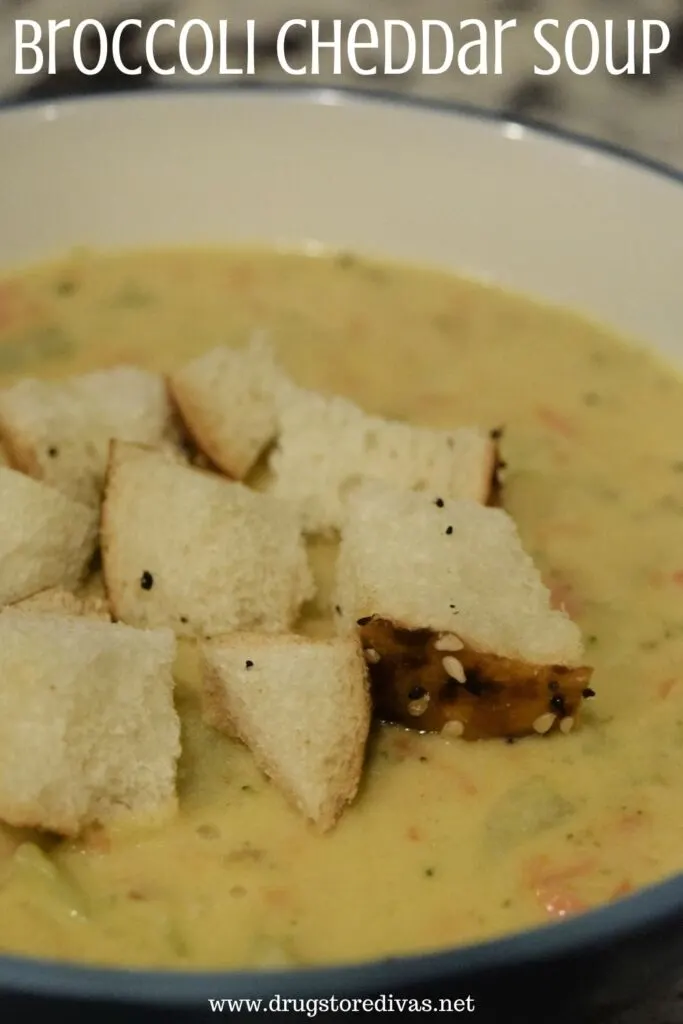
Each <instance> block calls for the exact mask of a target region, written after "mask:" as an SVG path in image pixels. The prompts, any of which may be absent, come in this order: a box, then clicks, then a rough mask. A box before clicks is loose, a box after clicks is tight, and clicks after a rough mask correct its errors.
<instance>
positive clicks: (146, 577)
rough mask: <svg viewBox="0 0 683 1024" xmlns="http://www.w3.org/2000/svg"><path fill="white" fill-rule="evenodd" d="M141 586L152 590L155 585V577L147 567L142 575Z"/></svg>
mask: <svg viewBox="0 0 683 1024" xmlns="http://www.w3.org/2000/svg"><path fill="white" fill-rule="evenodd" d="M140 586H141V587H142V589H143V590H151V589H152V587H153V586H154V577H153V576H152V574H151V572H147V570H146V569H145V571H144V572H143V574H142V576H141V577H140Z"/></svg>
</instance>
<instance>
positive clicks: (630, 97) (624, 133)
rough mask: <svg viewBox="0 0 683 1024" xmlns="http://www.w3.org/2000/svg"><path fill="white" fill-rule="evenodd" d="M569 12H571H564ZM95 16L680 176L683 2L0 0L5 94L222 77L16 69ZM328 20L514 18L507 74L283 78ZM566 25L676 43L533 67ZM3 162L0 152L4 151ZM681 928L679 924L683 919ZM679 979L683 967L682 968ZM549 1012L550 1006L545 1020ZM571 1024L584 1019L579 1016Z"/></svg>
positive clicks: (0, 81)
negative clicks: (56, 25)
mask: <svg viewBox="0 0 683 1024" xmlns="http://www.w3.org/2000/svg"><path fill="white" fill-rule="evenodd" d="M565 12H568V13H569V16H568V17H567V16H566V14H565ZM17 17H21V18H33V19H36V20H38V21H44V20H45V19H47V18H72V19H73V20H74V21H79V20H81V19H83V18H86V17H90V18H97V19H98V20H99V21H101V22H102V23H103V24H104V25H105V26H107V27H108V28H109V30H110V31H113V28H114V27H115V26H116V24H117V23H118V22H119V21H120V20H121V19H123V18H125V17H140V18H142V19H143V20H147V21H150V22H151V21H153V20H155V19H157V18H175V19H177V22H178V23H179V24H182V23H183V22H184V21H185V20H187V19H189V18H201V19H203V20H205V21H207V22H209V23H213V24H216V23H217V22H218V20H219V19H220V18H229V21H230V24H231V25H232V26H234V28H235V34H234V36H233V37H232V43H233V44H234V47H235V56H236V58H237V62H238V63H239V54H240V36H242V37H243V27H244V25H245V22H246V19H247V18H254V19H256V24H257V33H256V58H257V62H256V63H257V66H256V74H255V76H254V80H256V81H260V82H271V83H282V82H287V83H288V84H290V85H291V84H292V83H294V82H298V83H300V84H305V85H324V86H329V85H335V84H336V85H345V86H356V87H358V86H361V87H362V88H364V89H367V90H370V91H373V90H380V91H386V90H392V91H395V92H399V93H401V94H404V95H409V96H419V97H422V98H424V99H429V98H436V99H439V100H453V101H458V102H465V103H468V104H475V105H477V106H481V107H486V108H488V109H494V110H505V111H506V112H508V113H509V114H510V116H511V118H513V119H514V117H515V116H516V117H522V118H525V119H531V120H535V121H539V122H542V123H547V124H550V125H553V126H556V127H560V128H562V129H565V130H569V131H572V132H579V133H581V134H584V135H588V136H592V137H594V138H596V139H599V140H603V141H608V142H609V143H611V144H615V145H617V146H621V147H625V148H627V149H632V150H635V151H636V152H638V153H640V154H642V155H644V156H646V157H648V158H650V159H652V160H656V161H662V162H664V163H667V164H670V165H672V166H674V167H676V168H677V169H679V170H681V171H683V0H230V2H229V3H228V2H227V0H224V2H221V0H147V2H145V0H137V2H136V0H0V98H3V99H4V98H12V97H25V96H27V95H30V96H33V97H35V98H44V99H52V98H57V97H59V96H62V95H67V94H74V93H80V94H90V93H92V92H97V91H110V90H112V89H120V88H125V89H131V88H133V89H149V88H152V87H162V88H163V87H164V86H165V85H168V84H171V85H173V86H178V85H188V86H192V85H196V84H197V82H198V81H201V82H202V83H203V84H206V83H209V82H211V83H214V84H215V83H216V82H221V83H222V84H223V85H224V86H225V87H226V88H229V87H230V85H229V84H227V83H226V79H225V78H224V77H223V78H221V77H220V76H219V75H218V74H217V73H215V72H212V71H209V72H208V73H207V74H206V75H204V76H203V77H202V79H201V80H198V79H196V78H191V77H190V76H187V75H185V76H183V75H180V74H178V75H176V76H174V77H173V78H168V79H159V78H158V77H155V76H152V75H149V74H142V75H141V76H139V77H138V78H125V77H124V76H122V75H120V73H118V72H117V71H116V69H115V68H112V67H111V66H107V67H105V68H104V69H103V71H102V73H101V74H100V75H98V76H97V77H96V78H86V77H84V76H82V75H81V74H79V73H78V72H77V71H76V70H75V69H74V68H73V66H72V65H71V63H70V60H69V56H68V53H67V52H66V51H65V50H61V51H58V67H59V73H58V74H56V75H54V76H41V75H37V76H30V77H22V78H17V77H15V75H14V71H13V69H14V41H13V40H14V37H13V33H14V19H15V18H17ZM335 17H341V18H343V20H344V22H345V23H350V22H352V21H354V20H356V19H357V18H362V17H365V18H371V19H373V20H374V21H376V22H378V23H379V22H381V21H382V20H383V19H385V18H396V19H404V20H406V21H408V22H412V23H415V22H417V21H418V20H419V19H421V18H438V19H443V20H444V21H447V22H449V23H450V24H451V25H454V26H455V25H457V22H459V21H460V20H462V19H465V18H482V19H486V20H488V19H493V18H505V19H511V18H516V19H517V23H518V25H517V28H516V29H515V30H514V35H510V36H509V37H508V38H507V40H506V48H505V50H504V65H503V73H502V74H501V75H499V76H495V75H489V76H486V77H484V76H472V77H466V76H463V75H462V74H461V73H459V72H458V71H457V70H454V71H451V72H449V73H447V74H444V75H440V76H432V77H424V76H422V75H421V74H419V73H417V72H414V73H412V74H406V75H400V76H395V75H394V76H387V75H384V74H377V75H376V76H372V77H364V78H362V79H359V78H358V77H356V76H354V75H353V74H351V73H347V74H344V75H341V76H335V75H333V74H331V73H330V71H329V69H323V73H322V74H321V75H320V76H319V77H317V78H312V77H308V78H298V79H293V78H290V77H288V76H287V75H286V74H285V73H284V72H283V71H282V70H281V69H280V67H279V65H278V62H277V58H276V52H275V40H276V36H277V30H278V28H279V26H280V25H281V24H282V23H283V22H284V21H286V20H287V19H289V18H306V19H312V18H320V19H321V20H322V21H323V22H324V23H329V22H330V21H331V19H333V18H335ZM546 17H547V18H553V17H556V18H559V19H560V20H562V19H563V18H564V20H565V21H566V22H568V21H571V20H574V19H578V18H587V19H590V20H592V21H593V22H595V23H598V24H602V23H603V22H604V21H605V19H614V22H615V27H616V29H617V32H619V31H620V30H621V31H622V32H623V30H624V24H625V21H626V20H627V19H628V18H635V19H642V18H658V19H663V20H665V21H666V22H667V23H668V25H669V27H670V30H671V43H670V45H669V47H668V49H667V50H666V52H665V53H664V54H662V55H661V56H660V57H657V58H654V61H653V66H652V73H651V74H650V75H649V76H643V75H642V74H641V75H638V74H637V75H633V76H630V77H628V76H622V77H612V76H610V75H609V74H607V72H606V71H600V70H596V71H595V72H594V73H593V74H591V75H590V76H587V77H578V76H576V75H573V74H571V73H570V72H566V71H561V72H560V73H558V74H557V75H555V76H552V77H539V76H535V75H534V74H533V66H534V63H535V62H537V61H538V60H539V58H542V57H543V54H542V53H541V51H539V49H538V46H537V44H536V43H535V42H534V39H533V25H534V24H535V23H536V22H537V21H538V20H540V19H541V18H546ZM173 36H174V31H173V30H172V29H168V31H167V35H166V36H165V37H164V36H163V35H162V34H161V33H160V34H159V43H158V48H157V49H158V56H159V58H160V61H163V57H164V53H166V54H169V55H172V54H173V53H174V50H175V45H174V44H175V40H174V38H173ZM308 43H309V38H308V34H307V31H306V30H305V29H302V30H300V31H298V32H297V33H291V37H290V43H289V47H288V53H289V54H290V56H291V57H292V63H296V61H297V60H298V59H305V57H304V55H306V54H307V53H308ZM124 44H125V45H124V50H127V51H128V55H129V56H130V57H135V56H136V44H135V40H134V38H132V37H126V38H125V39H124ZM0 166H1V154H0ZM681 927H683V923H682V925H681ZM681 977H682V978H683V964H682V965H681ZM551 1020H552V1013H551V1012H549V1024H551ZM576 1024H581V1022H580V1021H577V1022H576ZM614 1024H683V982H682V984H681V986H680V989H679V991H675V992H671V993H662V994H660V995H659V997H658V998H657V999H656V1000H655V1002H654V1003H651V1004H648V1005H642V1006H638V1007H634V1008H633V1010H632V1011H630V1012H629V1013H628V1014H627V1015H626V1016H624V1017H622V1018H620V1019H619V1021H618V1022H614Z"/></svg>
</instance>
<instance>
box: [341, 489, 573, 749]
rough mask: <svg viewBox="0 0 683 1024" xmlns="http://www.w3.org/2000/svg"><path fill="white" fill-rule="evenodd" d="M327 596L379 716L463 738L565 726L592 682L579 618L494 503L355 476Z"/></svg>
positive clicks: (564, 730) (562, 727) (537, 730)
mask: <svg viewBox="0 0 683 1024" xmlns="http://www.w3.org/2000/svg"><path fill="white" fill-rule="evenodd" d="M335 601H336V607H337V610H338V616H337V617H338V620H339V628H340V631H342V632H345V631H346V630H349V629H351V630H352V631H358V632H359V633H360V637H361V642H362V644H363V647H364V648H365V656H366V658H367V659H368V662H369V666H370V679H371V686H372V693H373V700H374V704H375V710H376V712H377V714H378V715H379V716H380V717H382V718H385V719H387V720H389V721H394V722H400V723H402V724H403V725H407V726H410V727H412V728H415V729H420V730H428V731H445V733H446V734H450V735H452V736H458V735H461V736H463V737H464V738H465V739H479V738H482V737H487V736H506V737H515V736H522V735H525V734H529V733H534V732H537V733H546V732H550V731H551V730H555V729H560V730H561V731H563V732H567V731H569V730H570V729H571V727H572V726H573V724H574V720H575V718H576V717H577V715H578V712H579V708H580V705H581V703H582V695H583V694H584V691H587V694H588V695H591V694H592V691H590V690H588V689H587V688H588V684H589V682H590V679H591V674H592V669H590V668H588V667H586V666H584V665H583V664H582V662H583V644H582V640H581V634H580V631H579V628H578V626H576V624H575V623H573V622H572V621H571V619H570V618H569V616H568V615H567V614H566V613H565V612H564V611H561V610H554V609H553V608H552V607H551V604H550V592H549V591H548V590H547V589H546V587H545V586H544V584H543V582H542V580H541V577H540V574H539V572H538V571H537V569H536V567H535V566H534V564H533V562H532V560H531V558H530V557H529V556H528V555H527V554H526V552H525V551H524V550H523V548H522V544H521V541H520V539H519V535H518V533H517V528H516V526H515V523H514V522H513V520H512V519H511V518H510V516H509V515H508V514H507V513H506V512H504V511H503V510H502V509H497V508H486V507H484V506H483V505H480V504H478V503H477V502H474V501H469V500H466V499H462V500H459V501H446V502H444V501H443V500H441V499H439V500H438V501H435V500H434V499H431V498H428V497H427V496H425V495H419V494H415V493H410V492H407V491H399V490H398V489H396V488H391V487H388V486H387V485H382V484H378V483H368V484H364V485H362V486H361V487H359V488H357V489H356V491H355V492H354V494H353V495H352V496H351V497H350V499H349V503H348V508H347V518H346V522H345V524H344V530H343V535H342V543H341V548H340V554H339V560H338V564H337V587H336V596H335Z"/></svg>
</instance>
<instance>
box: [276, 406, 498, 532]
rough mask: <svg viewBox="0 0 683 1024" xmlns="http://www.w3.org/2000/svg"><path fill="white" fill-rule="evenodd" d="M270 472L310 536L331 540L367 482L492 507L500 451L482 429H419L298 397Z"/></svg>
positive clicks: (286, 416)
mask: <svg viewBox="0 0 683 1024" xmlns="http://www.w3.org/2000/svg"><path fill="white" fill-rule="evenodd" d="M269 465H270V470H271V472H272V476H273V479H272V483H271V485H270V487H271V493H272V494H274V495H275V496H276V497H278V498H282V499H285V500H288V501H293V502H296V503H297V504H298V505H299V506H300V508H301V510H302V514H303V517H304V525H305V528H306V530H307V532H310V533H329V532H332V531H334V530H337V529H339V528H340V527H341V524H342V521H343V517H344V506H345V502H346V499H347V497H348V494H349V493H350V491H351V490H352V489H353V487H354V486H355V485H356V484H358V483H359V482H360V481H363V480H381V481H385V482H386V483H391V484H395V485H396V486H398V487H403V488H406V489H408V490H416V491H426V492H428V493H430V494H432V493H433V494H434V495H441V496H442V497H444V498H460V497H468V498H472V499H473V500H474V501H480V502H486V501H488V500H489V497H490V496H491V493H492V488H493V483H494V476H495V472H496V445H495V442H494V440H493V439H492V437H491V436H490V434H489V433H487V432H486V431H483V430H480V429H479V428H474V427H462V428H460V429H456V430H451V431H446V430H431V429H428V428H426V427H416V426H412V425H410V424H408V423H400V422H396V421H392V420H385V419H382V418H380V417H379V416H369V415H368V414H367V413H365V412H363V411H362V410H361V409H359V408H358V406H356V405H354V404H353V402H350V401H348V400H347V399H345V398H339V397H333V398H329V397H326V396H324V395H320V394H317V393H315V392H310V391H304V390H302V389H298V391H297V392H296V394H294V392H290V394H289V395H288V397H287V401H284V402H283V404H282V408H281V411H280V435H279V440H278V443H277V445H276V447H275V449H274V450H273V453H272V455H271V457H270V464H269Z"/></svg>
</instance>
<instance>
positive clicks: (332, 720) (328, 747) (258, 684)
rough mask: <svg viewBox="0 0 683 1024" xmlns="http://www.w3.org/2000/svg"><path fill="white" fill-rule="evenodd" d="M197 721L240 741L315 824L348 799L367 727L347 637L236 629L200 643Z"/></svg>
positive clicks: (324, 822) (334, 814) (362, 689)
mask: <svg viewBox="0 0 683 1024" xmlns="http://www.w3.org/2000/svg"><path fill="white" fill-rule="evenodd" d="M202 677H203V678H202V686H203V704H204V717H205V720H206V721H207V722H208V723H209V724H210V725H212V726H214V728H216V729H220V730H222V731H224V732H227V733H228V735H231V736H237V737H239V738H240V739H241V740H242V741H243V742H244V743H245V744H246V745H247V746H248V747H249V749H250V750H251V751H252V752H253V754H254V756H255V758H256V760H257V762H258V764H259V766H260V767H261V769H262V770H263V771H264V772H265V773H266V774H267V775H268V776H269V777H270V778H271V779H272V780H273V781H274V782H275V783H276V785H277V786H279V787H280V789H282V791H283V792H284V793H285V794H286V796H287V797H288V798H289V800H290V801H291V802H292V803H293V804H294V806H295V807H297V808H298V809H299V811H300V812H301V813H302V814H303V815H304V816H305V817H306V818H308V819H309V820H310V821H312V822H314V823H315V824H316V825H317V826H318V827H319V828H320V829H323V830H324V829H328V828H331V827H332V825H334V823H335V822H336V820H337V818H338V817H339V815H340V814H341V813H342V810H343V809H344V807H345V806H346V805H347V804H348V803H350V802H351V801H352V800H353V798H354V797H355V795H356V791H357V789H358V784H359V781H360V777H361V771H362V767H363V759H364V753H365V744H366V741H367V737H368V729H369V725H370V700H369V696H368V687H367V678H366V669H365V663H364V661H363V657H362V654H361V650H360V646H359V644H358V642H357V640H355V639H332V640H319V639H316V640H310V639H306V638H304V637H299V636H293V635H282V636H272V637H266V636H263V635H261V634H248V633H234V634H232V635H231V636H225V637H221V638H219V639H217V640H214V641H212V642H211V643H207V644H205V645H204V646H203V649H202Z"/></svg>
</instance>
